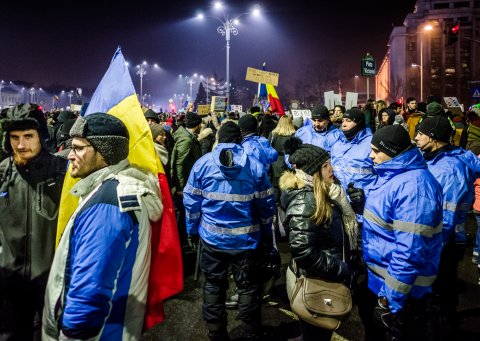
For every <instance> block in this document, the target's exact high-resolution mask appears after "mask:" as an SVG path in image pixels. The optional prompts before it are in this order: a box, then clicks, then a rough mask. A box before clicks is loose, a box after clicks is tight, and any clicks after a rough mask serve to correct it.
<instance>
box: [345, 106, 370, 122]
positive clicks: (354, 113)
mask: <svg viewBox="0 0 480 341" xmlns="http://www.w3.org/2000/svg"><path fill="white" fill-rule="evenodd" d="M343 118H348V119H351V120H352V121H353V122H355V123H356V124H359V123H361V122H365V115H364V114H363V111H361V110H360V109H358V108H351V109H348V110H347V111H345V113H344V114H343Z"/></svg>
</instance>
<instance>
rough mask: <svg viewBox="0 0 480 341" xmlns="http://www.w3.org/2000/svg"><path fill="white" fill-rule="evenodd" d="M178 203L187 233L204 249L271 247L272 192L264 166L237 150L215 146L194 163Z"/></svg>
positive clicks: (238, 148) (225, 146)
mask: <svg viewBox="0 0 480 341" xmlns="http://www.w3.org/2000/svg"><path fill="white" fill-rule="evenodd" d="M228 155H229V156H228ZM227 159H230V160H232V159H233V162H232V163H231V164H230V165H229V164H228V163H227V161H226V160H227ZM225 163H227V164H225ZM183 204H184V206H185V210H186V225H187V233H188V234H189V235H195V234H199V235H200V237H201V238H202V240H203V241H204V242H206V243H207V244H210V245H213V246H215V247H217V248H220V249H224V250H248V249H256V248H257V247H258V245H259V243H260V242H262V243H264V242H266V243H271V240H272V221H273V214H274V207H275V200H274V198H273V188H272V186H271V184H270V180H269V179H268V175H267V173H266V172H265V169H264V166H263V165H262V164H261V163H260V162H258V161H257V160H256V159H255V158H253V157H250V156H248V155H247V154H246V153H245V151H244V149H243V148H242V146H241V145H238V144H234V143H220V144H218V145H217V147H215V149H214V150H213V151H212V152H210V153H208V154H205V155H204V156H202V157H201V158H200V159H199V160H197V162H195V164H194V166H193V169H192V172H191V173H190V176H189V178H188V182H187V185H186V186H185V188H184V190H183Z"/></svg>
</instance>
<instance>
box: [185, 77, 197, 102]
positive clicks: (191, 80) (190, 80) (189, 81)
mask: <svg viewBox="0 0 480 341" xmlns="http://www.w3.org/2000/svg"><path fill="white" fill-rule="evenodd" d="M187 83H188V84H189V85H190V100H191V99H192V87H193V84H195V81H194V80H193V77H190V78H189V79H188V81H187Z"/></svg>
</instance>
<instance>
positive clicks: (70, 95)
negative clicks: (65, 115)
mask: <svg viewBox="0 0 480 341" xmlns="http://www.w3.org/2000/svg"><path fill="white" fill-rule="evenodd" d="M67 96H68V98H69V99H70V106H72V97H73V90H70V92H69V93H68V95H67Z"/></svg>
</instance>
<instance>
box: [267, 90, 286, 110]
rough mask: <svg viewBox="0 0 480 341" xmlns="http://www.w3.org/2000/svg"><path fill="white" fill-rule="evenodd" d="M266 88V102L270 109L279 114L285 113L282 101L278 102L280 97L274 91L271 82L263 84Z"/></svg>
mask: <svg viewBox="0 0 480 341" xmlns="http://www.w3.org/2000/svg"><path fill="white" fill-rule="evenodd" d="M265 85H266V88H267V94H268V102H269V103H270V109H271V110H272V112H274V113H277V114H279V115H280V116H283V115H285V110H283V106H282V103H280V99H279V98H278V95H277V92H276V91H275V87H274V86H273V85H272V84H265Z"/></svg>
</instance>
